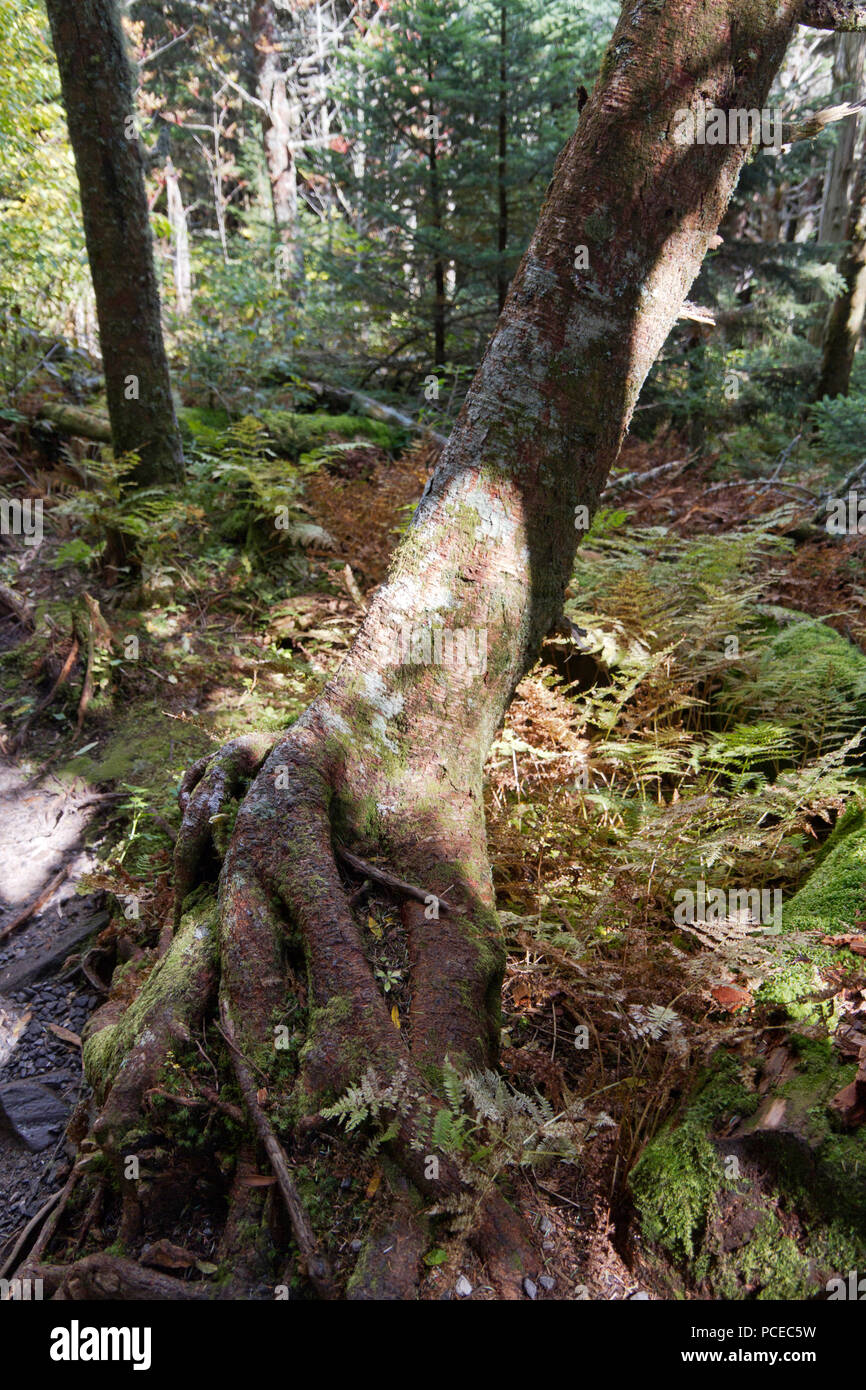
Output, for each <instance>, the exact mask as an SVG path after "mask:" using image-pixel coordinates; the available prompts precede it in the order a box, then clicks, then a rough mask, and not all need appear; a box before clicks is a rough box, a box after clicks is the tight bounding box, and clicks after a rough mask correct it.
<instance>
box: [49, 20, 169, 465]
mask: <svg viewBox="0 0 866 1390" xmlns="http://www.w3.org/2000/svg"><path fill="white" fill-rule="evenodd" d="M46 8H47V10H48V18H49V20H50V23H51V34H52V38H53V41H54V49H55V52H56V54H57V64H58V67H59V69H60V82H61V87H62V91H63V102H64V106H65V108H66V119H67V122H68V125H69V139H70V142H71V144H72V148H73V151H74V153H75V165H76V169H77V171H78V181H79V184H80V186H81V208H82V215H83V219H84V233H85V238H86V241H87V255H88V259H89V261H90V273H91V276H92V278H93V288H94V292H95V295H96V311H97V317H98V320H99V338H100V343H101V346H102V359H103V367H104V371H105V386H106V395H107V398H108V413H109V417H110V420H111V433H112V439H113V443H114V450H115V453H116V454H118V455H120V454H125V453H130V452H133V451H135V452H136V453H137V454H138V457H139V464H138V467H137V468H136V470H135V472H134V474H133V478H134V481H135V482H136V483H140V484H146V483H153V482H159V481H175V480H178V479H180V477H181V476H182V472H183V450H182V447H181V442H180V434H179V431H178V427H177V420H176V418H175V411H174V403H173V401H172V396H171V385H170V381H169V371H168V360H167V358H166V354H165V346H164V343H163V337H162V324H161V321H160V305H159V290H158V287H157V280H156V270H155V268H154V261H153V244H152V239H151V233H150V221H149V216H148V208H147V198H146V196H145V189H144V172H143V164H142V158H141V151H140V149H139V144H138V138H137V135H136V132H135V124H134V121H135V118H134V108H133V86H132V79H131V76H130V69H129V64H128V61H127V56H126V50H125V46H124V40H123V34H122V31H121V27H120V20H119V18H118V14H117V10H116V8H115V4H114V0H76V3H75V4H69V3H67V0H47V6H46Z"/></svg>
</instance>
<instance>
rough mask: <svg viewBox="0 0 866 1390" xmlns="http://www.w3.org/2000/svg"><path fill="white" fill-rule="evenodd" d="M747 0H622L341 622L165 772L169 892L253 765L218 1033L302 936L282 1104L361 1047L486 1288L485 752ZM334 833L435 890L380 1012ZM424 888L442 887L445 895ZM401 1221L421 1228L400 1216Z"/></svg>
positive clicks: (489, 1240) (190, 873)
mask: <svg viewBox="0 0 866 1390" xmlns="http://www.w3.org/2000/svg"><path fill="white" fill-rule="evenodd" d="M743 10H744V7H743V5H742V0H667V3H665V4H663V5H658V4H647V3H645V0H628V3H626V4H625V5H624V6H623V11H622V17H621V19H620V22H619V25H618V27H617V30H616V33H615V35H614V38H613V40H612V43H611V46H610V48H609V50H608V53H607V56H606V59H605V61H604V63H603V66H602V71H601V75H600V78H599V82H598V85H597V87H596V90H595V92H594V94H593V96H592V98H591V99H590V101H589V103H588V105H587V106H586V108H585V110H584V112H583V114H582V117H581V122H580V127H579V130H578V131H577V133H576V134H575V136H573V137H572V139H571V140H570V141H569V143H568V144H567V146H566V147H565V149H564V151H563V152H562V154H561V156H560V158H559V160H558V162H557V165H556V168H555V171H554V177H553V180H552V183H551V186H550V188H549V190H548V197H547V200H546V202H545V205H544V207H543V209H542V212H541V215H540V218H539V222H538V226H537V228H536V231H535V234H534V236H533V238H532V242H531V244H530V246H529V249H528V250H527V252H526V254H525V256H524V258H523V261H522V263H521V265H520V267H519V269H518V272H517V274H516V276H515V279H514V281H513V284H512V286H511V290H510V292H509V295H508V298H507V300H506V303H505V307H504V309H503V312H502V315H501V317H500V320H499V323H498V325H497V328H496V330H495V332H494V334H493V337H492V339H491V341H490V344H489V346H488V348H487V351H486V353H485V355H484V359H483V361H482V363H481V366H480V367H479V370H478V373H477V375H476V378H475V380H474V382H473V384H472V387H471V388H470V391H469V394H468V396H467V399H466V402H465V404H464V407H463V409H462V411H461V414H460V416H459V418H458V420H457V423H456V425H455V428H454V431H453V433H452V435H451V438H450V440H449V443H448V445H447V446H446V448H445V450H444V451H443V454H442V457H441V460H440V462H439V465H438V467H437V469H436V472H435V474H434V476H433V479H432V481H431V484H430V485H429V487H428V488H427V490H426V491H425V494H424V496H423V497H422V499H421V502H420V504H419V507H418V509H417V512H416V514H415V517H414V519H413V522H412V525H411V526H410V528H409V531H408V532H407V534H406V536H405V537H404V539H403V541H402V543H401V545H400V547H399V549H398V550H397V553H396V555H395V558H394V562H393V565H392V569H391V573H390V576H389V579H388V582H387V583H386V584H385V585H384V586H383V587H382V588H381V589H380V590H379V591H378V593H377V595H376V597H375V598H374V600H373V602H372V604H371V606H370V609H369V611H368V613H367V616H366V618H365V621H364V623H363V626H362V628H361V630H360V632H359V635H358V638H357V640H356V642H355V645H354V647H353V649H352V650H351V652H350V653H349V655H348V656H347V658H346V659H345V661H344V662H343V664H342V666H341V667H340V669H339V670H338V672H337V673H336V675H335V676H334V677H333V679H332V680H331V681H330V682H329V684H328V685H327V687H326V688H325V690H324V691H323V692H322V694H321V695H320V696H319V697H318V698H317V699H316V700H315V701H314V703H313V704H312V705H311V707H310V708H309V709H308V710H307V712H306V713H305V714H304V715H303V716H302V718H301V719H300V720H298V722H297V723H296V724H295V725H294V726H293V727H292V728H291V729H290V730H289V731H288V732H287V733H286V734H285V735H284V736H283V737H281V738H280V739H279V740H278V741H277V743H276V744H275V745H274V747H272V749H271V751H270V753H268V754H265V749H264V746H263V745H264V744H265V743H266V740H263V739H261V738H250V739H244V740H237V741H235V742H234V743H233V744H230V745H228V747H227V748H226V749H224V750H221V751H220V752H219V753H217V754H215V755H213V756H212V757H210V758H208V759H203V760H202V761H201V763H199V764H197V765H196V766H195V767H194V768H192V769H191V770H190V772H189V773H188V774H187V777H186V778H185V779H184V784H183V787H182V789H181V806H182V810H183V824H182V828H181V832H180V834H179V836H178V841H177V847H176V849H177V852H176V866H177V883H176V892H177V899H178V908H180V907H181V906H182V901H183V898H184V896H185V894H187V893H188V891H189V889H190V888H191V886H192V885H193V883H194V882H195V880H196V877H197V875H198V865H199V863H200V862H201V859H202V856H203V854H204V852H205V850H206V849H207V847H208V845H209V844H211V843H213V837H214V834H215V833H216V832H215V827H216V826H218V825H219V824H220V823H221V820H222V816H221V808H222V807H224V806H226V805H227V804H228V803H229V802H230V801H231V800H232V799H233V798H238V797H239V796H240V795H241V793H242V792H243V790H244V788H245V787H246V786H247V785H248V784H250V783H251V785H249V790H248V791H247V793H246V796H245V797H244V799H243V801H242V803H241V806H240V809H239V811H238V815H237V820H236V823H235V826H234V830H233V832H232V835H231V839H230V842H229V844H228V847H227V852H226V854H225V859H224V863H223V869H222V874H221V879H220V914H219V934H220V939H219V955H220V973H221V981H220V989H221V992H222V996H223V1000H224V1007H225V1008H226V1009H227V1010H228V1016H229V1017H230V1018H231V1020H232V1022H233V1031H234V1038H235V1042H236V1045H237V1046H238V1047H239V1048H240V1049H241V1050H242V1051H244V1052H245V1053H246V1055H248V1056H249V1055H250V1054H251V1053H255V1054H256V1055H257V1056H258V1057H260V1058H262V1057H263V1056H264V1055H265V1053H266V1051H267V1049H268V1047H269V1045H271V1043H272V1037H273V1025H274V1019H275V1018H279V1017H281V1016H283V1015H284V1014H285V1011H286V1009H287V1007H291V1001H289V1004H288V1005H287V999H286V993H287V983H286V975H285V970H284V967H283V964H282V960H283V950H284V945H283V941H284V936H285V933H287V932H288V935H289V940H290V942H291V943H293V944H294V946H301V947H302V948H303V951H304V956H305V960H306V967H307V977H308V995H307V998H308V1003H309V1008H310V1011H309V1023H308V1033H307V1041H306V1045H305V1047H304V1049H303V1052H302V1055H301V1058H300V1063H299V1068H298V1072H297V1077H296V1081H295V1088H294V1097H293V1099H294V1104H295V1107H296V1112H297V1111H299V1112H301V1113H306V1114H308V1115H310V1116H314V1115H315V1112H316V1111H317V1110H318V1109H319V1108H320V1107H321V1105H322V1102H323V1100H325V1099H327V1098H328V1097H333V1096H334V1095H338V1094H340V1093H341V1092H342V1091H344V1090H345V1088H346V1087H347V1086H348V1085H350V1084H352V1083H355V1082H357V1081H358V1079H359V1077H360V1076H361V1075H362V1074H363V1073H364V1072H365V1071H366V1072H369V1071H370V1070H372V1072H373V1073H374V1074H375V1076H376V1077H378V1078H382V1079H383V1084H384V1083H385V1082H387V1083H388V1084H389V1085H390V1087H391V1089H390V1091H389V1092H388V1096H389V1099H388V1100H387V1101H386V1102H383V1106H382V1112H381V1113H382V1115H383V1117H384V1118H385V1119H386V1121H387V1120H390V1122H391V1127H390V1135H391V1139H390V1150H391V1154H392V1156H393V1157H394V1158H395V1160H396V1161H397V1162H398V1163H399V1164H400V1166H401V1167H402V1169H403V1171H404V1172H405V1174H406V1175H407V1176H408V1178H409V1179H410V1180H411V1182H412V1183H413V1184H414V1186H415V1187H416V1188H417V1189H418V1191H419V1192H420V1193H421V1194H422V1197H423V1198H424V1199H426V1200H428V1201H435V1202H436V1203H437V1204H438V1205H439V1207H440V1209H441V1207H442V1206H445V1207H446V1209H447V1206H448V1203H449V1201H455V1200H459V1201H460V1202H462V1203H463V1206H462V1208H461V1209H462V1210H464V1211H465V1210H466V1205H465V1204H466V1203H467V1202H469V1201H470V1200H471V1199H472V1194H473V1193H475V1195H476V1197H477V1206H475V1207H473V1208H472V1210H473V1213H474V1223H473V1227H472V1230H471V1238H472V1240H473V1242H474V1243H475V1245H476V1247H477V1249H478V1250H479V1253H480V1255H481V1257H482V1259H483V1260H484V1261H485V1263H486V1265H487V1269H488V1271H489V1276H490V1278H491V1280H492V1282H493V1283H494V1285H495V1286H496V1287H497V1288H498V1289H499V1291H500V1293H501V1294H503V1295H504V1296H505V1295H513V1296H517V1295H518V1294H519V1292H520V1288H521V1280H522V1277H523V1276H524V1275H525V1274H528V1273H533V1272H535V1270H536V1269H537V1263H534V1261H535V1259H536V1257H535V1255H534V1249H533V1244H532V1241H531V1239H530V1237H529V1235H528V1233H527V1232H526V1231H525V1230H524V1228H523V1226H522V1223H520V1222H519V1221H518V1220H517V1219H516V1217H515V1215H514V1213H513V1212H512V1211H511V1209H510V1208H509V1207H508V1205H507V1203H506V1202H505V1201H504V1199H503V1198H502V1197H501V1196H500V1195H499V1194H498V1192H497V1191H496V1189H493V1190H492V1191H491V1190H490V1189H489V1188H488V1189H485V1190H484V1191H483V1193H481V1194H480V1195H479V1194H478V1193H477V1191H476V1188H475V1187H474V1186H473V1178H472V1175H471V1174H467V1171H466V1168H465V1166H461V1164H460V1162H459V1159H455V1158H454V1157H453V1155H448V1154H438V1153H437V1152H436V1148H435V1145H434V1144H433V1138H432V1134H433V1129H432V1117H433V1116H434V1115H435V1114H436V1111H437V1109H438V1108H439V1106H440V1105H441V1101H440V1100H439V1099H438V1097H439V1096H440V1095H441V1086H442V1068H443V1064H444V1062H445V1059H446V1058H448V1059H450V1061H451V1062H452V1063H453V1064H454V1065H455V1066H456V1067H457V1068H458V1069H459V1070H461V1071H466V1070H472V1069H477V1068H479V1067H483V1066H486V1065H490V1064H491V1063H492V1062H494V1061H495V1059H496V1055H497V1048H498V1041H499V1009H500V987H501V981H502V975H503V969H504V950H503V945H502V940H501V935H500V931H499V926H498V920H497V916H496V910H495V894H494V888H493V882H492V876H491V871H490V865H489V862H488V856H487V850H486V843H485V826H484V811H483V799H482V776H483V766H484V761H485V758H486V755H487V752H488V750H489V748H490V745H491V742H492V740H493V738H494V737H495V734H496V731H497V730H498V728H499V726H500V725H501V722H502V719H503V716H504V714H505V711H506V709H507V707H508V704H509V702H510V700H511V698H512V695H513V693H514V690H515V688H516V686H517V684H518V682H519V681H520V679H521V678H522V676H523V675H524V673H525V672H526V670H527V669H528V668H529V666H530V665H531V663H532V661H533V660H534V657H535V655H536V653H537V651H538V648H539V645H540V643H541V641H542V639H543V637H544V636H545V634H546V633H547V631H548V630H549V629H550V627H551V626H552V624H553V622H554V621H555V619H556V618H557V617H558V616H559V613H560V611H561V605H562V601H563V595H564V591H565V587H566V584H567V583H568V581H569V578H570V576H571V573H572V566H573V560H574V554H575V549H576V545H577V540H578V538H579V534H580V530H579V529H578V527H577V522H576V513H575V509H576V508H577V507H585V508H586V509H587V513H588V514H590V515H591V514H592V512H593V511H594V509H595V507H596V504H597V502H598V499H599V496H600V494H601V492H602V489H603V487H604V483H605V479H606V477H607V474H608V470H609V469H610V466H611V464H612V463H613V462H614V460H615V458H616V457H617V454H618V452H619V449H620V446H621V443H622V440H623V436H624V434H625V431H626V429H627V426H628V422H629V419H630V416H631V413H632V411H633V409H634V405H635V402H636V400H637V397H638V393H639V391H640V388H641V384H642V382H643V381H644V378H645V376H646V374H647V372H648V370H649V367H650V365H651V363H652V362H653V360H654V358H655V356H656V354H657V353H658V351H659V349H660V348H661V346H662V344H663V342H664V340H665V338H666V337H667V334H668V332H669V331H670V329H671V327H672V326H673V324H674V322H675V321H676V318H677V315H678V313H679V310H680V307H681V305H682V303H683V301H684V299H685V297H686V294H687V291H688V289H689V287H690V285H691V283H692V281H693V280H694V278H695V276H696V274H697V272H698V270H699V268H700V265H701V262H702V260H703V257H704V254H705V252H706V250H707V247H708V244H709V242H710V240H711V238H712V237H713V236H714V234H715V232H716V229H717V227H718V225H719V223H720V221H721V219H722V216H723V214H724V212H725V208H726V206H727V202H728V199H729V197H730V194H731V192H732V190H733V187H734V184H735V182H736V179H737V176H738V174H739V171H740V168H741V166H742V163H743V160H744V158H745V155H746V152H747V150H746V147H745V146H736V145H734V146H730V145H727V146H719V145H689V146H683V145H680V144H678V143H676V141H675V140H674V139H672V138H671V132H672V130H673V129H674V125H675V118H676V114H677V112H679V111H681V110H682V108H683V107H686V106H688V105H690V104H691V103H696V102H697V101H698V100H703V99H706V100H708V101H710V102H711V103H713V104H715V105H718V106H720V107H723V108H726V109H727V108H730V107H743V108H746V109H747V110H751V109H753V108H756V107H757V108H761V107H762V106H763V105H764V104H765V102H766V99H767V96H768V93H769V90H770V85H771V82H772V79H773V77H774V75H775V73H776V71H777V69H778V67H779V64H780V63H781V60H782V58H783V55H784V52H785V48H786V46H787V43H788V40H789V38H790V36H791V33H792V31H793V28H794V25H795V24H796V22H797V19H798V16H799V13H800V10H801V3H800V0H760V3H755V4H751V5H749V6H748V7H746V11H745V13H744V12H743ZM584 249H585V250H587V251H588V258H587V256H585V255H584V254H583V250H584ZM578 252H580V253H581V254H577V253H578ZM579 515H580V516H581V517H582V516H583V514H582V513H580V514H579ZM406 629H411V630H412V632H414V633H415V634H416V636H417V635H418V634H420V636H421V640H419V641H416V640H415V638H413V636H412V632H410V634H409V640H408V643H407V642H406V641H405V640H404V638H405V633H406ZM425 633H426V639H425ZM467 634H469V635H472V636H473V637H474V639H476V640H474V641H473V642H472V643H471V644H470V643H469V642H467V641H466V640H465V639H466V635H467ZM458 637H460V638H461V640H460V641H458ZM437 643H438V656H437ZM482 648H483V652H482ZM470 651H472V652H473V653H474V659H471V660H470V659H469V652H470ZM431 653H432V655H431ZM482 658H483V659H482ZM215 817H216V820H215ZM335 841H336V842H337V843H338V844H339V845H341V846H342V847H343V848H351V849H352V850H353V851H354V852H355V853H356V854H357V856H358V857H359V858H361V859H363V860H365V861H367V862H370V861H372V860H374V859H376V858H378V859H379V861H380V864H381V863H382V861H384V866H387V867H389V868H391V869H392V870H393V871H394V872H395V874H396V876H398V877H400V878H402V879H403V880H405V881H408V882H409V883H412V884H421V885H424V887H425V888H426V887H429V889H430V902H429V903H427V904H426V905H422V904H421V903H419V902H415V901H413V900H411V899H407V901H406V902H404V904H403V906H402V918H403V924H404V928H405V933H406V942H407V948H408V956H409V964H410V973H411V978H412V994H411V1008H410V1011H409V1016H408V1018H407V1019H405V1020H403V1021H402V1027H401V1029H400V1030H399V1031H398V1030H397V1029H395V1027H394V1026H393V1022H392V1018H391V1015H390V1010H389V1007H388V1003H387V1002H386V998H385V996H384V995H383V994H382V993H381V991H380V990H379V988H378V985H377V983H376V981H375V978H374V976H373V972H372V970H371V968H370V965H369V963H368V960H367V958H366V956H365V951H364V943H363V939H362V936H361V932H360V930H359V927H358V925H357V924H356V921H355V919H354V917H353V914H352V910H351V905H350V903H349V896H348V890H347V889H346V888H345V887H344V884H343V881H342V879H341V875H340V872H339V870H338V867H337V858H336V854H335ZM437 895H438V896H441V897H442V898H445V899H447V901H448V903H449V905H450V909H451V910H449V911H447V912H442V913H438V911H437V908H438V902H437ZM154 1007H156V1003H155V1001H154ZM160 1017H162V1014H160ZM128 1031H129V1030H127V1032H128ZM88 1045H89V1046H90V1043H89V1044H88ZM93 1048H94V1050H95V1052H96V1053H97V1054H98V1053H99V1051H100V1048H99V1046H98V1044H97V1043H96V1042H95V1041H94V1043H93ZM114 1055H115V1059H116V1058H117V1056H118V1050H117V1049H116V1048H115V1051H114ZM142 1080H143V1078H142V1077H141V1076H140V1075H136V1084H137V1085H140V1084H141V1082H142ZM318 1122H320V1121H317V1122H316V1123H318ZM116 1142H117V1141H116V1138H115V1143H116ZM433 1156H435V1157H436V1158H437V1164H436V1165H435V1171H433V1168H432V1167H431V1164H430V1161H429V1160H430V1159H431V1157H433ZM391 1243H392V1242H390V1241H389V1242H388V1244H387V1245H382V1246H381V1248H382V1249H384V1250H387V1248H388V1246H389V1245H390V1244H391ZM380 1244H381V1243H380ZM401 1248H403V1249H406V1248H414V1245H413V1244H412V1240H411V1239H410V1238H409V1236H408V1235H407V1237H406V1239H405V1240H404V1241H403V1242H402V1245H401ZM409 1263H411V1262H409ZM374 1265H375V1262H374V1261H372V1257H371V1255H370V1252H369V1250H368V1252H367V1255H366V1257H365V1263H364V1271H365V1272H364V1275H363V1279H364V1280H368V1281H369V1282H370V1284H375V1283H376V1280H377V1278H380V1277H381V1270H380V1271H379V1272H378V1273H377V1271H376V1269H375V1268H374ZM391 1273H392V1274H393V1270H392V1271H391ZM405 1293H406V1296H408V1293H409V1290H408V1289H406V1290H405Z"/></svg>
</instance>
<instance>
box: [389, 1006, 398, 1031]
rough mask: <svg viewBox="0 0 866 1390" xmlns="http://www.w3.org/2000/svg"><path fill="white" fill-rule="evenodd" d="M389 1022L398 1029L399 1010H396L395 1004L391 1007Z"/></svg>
mask: <svg viewBox="0 0 866 1390" xmlns="http://www.w3.org/2000/svg"><path fill="white" fill-rule="evenodd" d="M391 1022H392V1023H393V1025H394V1027H395V1028H399V1027H400V1010H399V1009H398V1008H397V1005H396V1004H392V1005H391Z"/></svg>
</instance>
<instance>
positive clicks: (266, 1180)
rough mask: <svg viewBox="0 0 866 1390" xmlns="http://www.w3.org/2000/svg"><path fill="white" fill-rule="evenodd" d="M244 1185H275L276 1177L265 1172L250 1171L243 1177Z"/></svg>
mask: <svg viewBox="0 0 866 1390" xmlns="http://www.w3.org/2000/svg"><path fill="white" fill-rule="evenodd" d="M241 1182H242V1183H243V1185H244V1187H273V1185H274V1183H275V1182H276V1178H275V1177H273V1175H266V1174H265V1173H250V1174H249V1175H248V1176H247V1177H245V1178H241Z"/></svg>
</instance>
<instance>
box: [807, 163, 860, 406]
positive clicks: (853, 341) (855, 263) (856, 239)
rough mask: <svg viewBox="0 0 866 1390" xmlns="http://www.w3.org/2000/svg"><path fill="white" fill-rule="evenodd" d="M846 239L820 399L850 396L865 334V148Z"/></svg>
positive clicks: (826, 340) (829, 323) (826, 342)
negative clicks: (841, 289)
mask: <svg viewBox="0 0 866 1390" xmlns="http://www.w3.org/2000/svg"><path fill="white" fill-rule="evenodd" d="M845 237H846V241H847V243H848V245H847V250H846V251H845V254H844V256H843V257H842V260H841V262H840V264H839V274H840V275H841V276H842V278H843V280H844V281H845V288H844V289H843V291H842V293H841V294H840V295H839V296H838V298H837V299H836V300H835V302H834V304H833V307H832V309H831V310H830V316H829V318H828V319H827V327H826V330H825V333H824V344H823V351H824V356H823V360H822V363H821V377H820V380H819V382H818V390H817V399H818V400H823V398H824V397H825V396H847V394H848V389H849V386H850V382H851V370H852V368H853V366H854V354H855V352H856V351H857V346H858V344H859V342H860V336H861V334H862V332H863V320H864V315H866V146H864V150H863V154H862V155H861V157H860V167H859V169H858V172H857V179H856V182H855V184H854V191H853V193H852V195H851V207H850V211H849V214H848V224H847V226H846V228H845Z"/></svg>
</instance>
